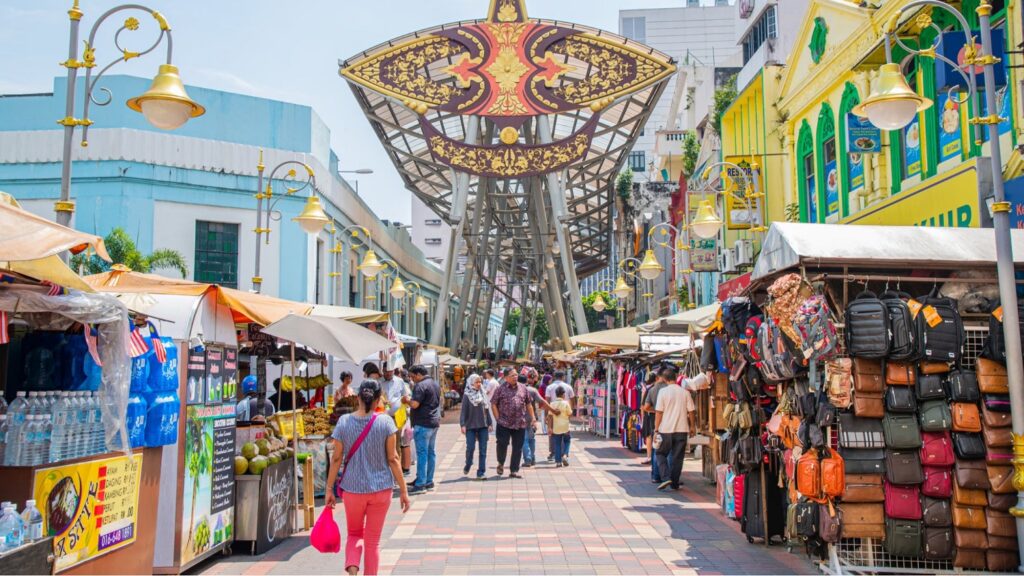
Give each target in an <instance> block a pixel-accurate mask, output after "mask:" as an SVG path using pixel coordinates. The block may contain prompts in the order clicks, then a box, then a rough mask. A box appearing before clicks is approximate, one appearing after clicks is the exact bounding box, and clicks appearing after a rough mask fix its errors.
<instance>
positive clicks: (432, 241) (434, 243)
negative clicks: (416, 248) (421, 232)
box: [424, 238, 441, 246]
mask: <svg viewBox="0 0 1024 576" xmlns="http://www.w3.org/2000/svg"><path fill="white" fill-rule="evenodd" d="M424 242H426V243H427V244H430V245H431V246H438V245H440V244H441V239H440V238H427V239H425V240H424Z"/></svg>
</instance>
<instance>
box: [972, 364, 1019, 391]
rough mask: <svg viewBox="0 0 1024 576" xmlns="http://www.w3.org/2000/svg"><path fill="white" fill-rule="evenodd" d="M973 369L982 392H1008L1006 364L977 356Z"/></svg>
mask: <svg viewBox="0 0 1024 576" xmlns="http://www.w3.org/2000/svg"><path fill="white" fill-rule="evenodd" d="M974 370H975V374H977V376H978V388H979V389H980V390H981V393H982V394H1009V392H1010V384H1009V380H1008V379H1007V376H1006V366H1003V365H1002V364H1000V363H999V362H996V361H995V360H989V359H988V358H978V363H977V364H976V365H975V367H974Z"/></svg>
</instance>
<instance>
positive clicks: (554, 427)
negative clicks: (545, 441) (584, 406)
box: [551, 386, 572, 468]
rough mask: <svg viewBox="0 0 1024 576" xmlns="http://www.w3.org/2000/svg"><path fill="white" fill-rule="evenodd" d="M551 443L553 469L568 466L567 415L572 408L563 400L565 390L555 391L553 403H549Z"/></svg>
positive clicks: (570, 412) (559, 388)
mask: <svg viewBox="0 0 1024 576" xmlns="http://www.w3.org/2000/svg"><path fill="white" fill-rule="evenodd" d="M551 408H552V409H553V410H554V411H553V412H552V415H551V416H552V419H551V441H552V444H553V446H552V448H553V450H554V454H555V468H561V467H562V466H568V465H569V415H570V414H572V407H571V406H570V405H569V402H568V401H566V399H565V389H564V388H563V387H561V386H559V387H558V389H557V390H555V401H554V402H552V403H551Z"/></svg>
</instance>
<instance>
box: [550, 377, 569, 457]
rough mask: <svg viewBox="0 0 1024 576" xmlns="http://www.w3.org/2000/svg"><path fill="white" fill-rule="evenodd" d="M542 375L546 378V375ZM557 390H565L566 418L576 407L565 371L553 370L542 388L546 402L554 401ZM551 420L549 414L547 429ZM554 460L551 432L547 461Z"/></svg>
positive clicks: (567, 454)
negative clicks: (548, 380) (566, 380)
mask: <svg viewBox="0 0 1024 576" xmlns="http://www.w3.org/2000/svg"><path fill="white" fill-rule="evenodd" d="M544 377H545V378H547V376H544ZM558 390H563V391H565V394H564V398H565V401H566V402H568V403H569V414H567V415H566V418H568V417H570V416H572V410H573V409H574V408H575V407H576V401H575V398H576V392H575V391H574V390H573V389H572V386H570V385H569V384H568V383H566V382H565V372H564V371H562V370H555V373H554V374H552V375H551V382H550V383H549V384H548V386H547V388H546V389H545V390H544V397H545V398H547V400H548V402H554V401H555V398H557V396H556V391H558ZM551 420H552V417H551V415H549V416H548V423H547V425H548V428H549V429H550V428H551ZM565 456H566V457H568V456H569V450H568V447H567V448H566V451H565ZM555 461H556V460H555V439H554V434H553V433H552V434H549V435H548V462H555Z"/></svg>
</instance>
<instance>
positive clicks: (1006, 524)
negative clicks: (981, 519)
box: [985, 508, 1017, 538]
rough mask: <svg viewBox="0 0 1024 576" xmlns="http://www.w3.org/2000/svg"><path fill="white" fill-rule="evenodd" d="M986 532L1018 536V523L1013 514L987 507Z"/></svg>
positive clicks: (1004, 536) (1009, 536) (1007, 536)
mask: <svg viewBox="0 0 1024 576" xmlns="http://www.w3.org/2000/svg"><path fill="white" fill-rule="evenodd" d="M985 524H986V528H985V532H986V533H987V534H991V535H992V536H1002V537H1003V538H1011V537H1015V536H1017V524H1016V521H1015V520H1014V518H1013V516H1011V515H1010V514H1008V513H1006V512H1000V511H998V510H990V509H988V508H986V509H985Z"/></svg>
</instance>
